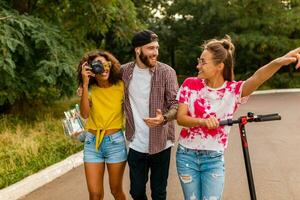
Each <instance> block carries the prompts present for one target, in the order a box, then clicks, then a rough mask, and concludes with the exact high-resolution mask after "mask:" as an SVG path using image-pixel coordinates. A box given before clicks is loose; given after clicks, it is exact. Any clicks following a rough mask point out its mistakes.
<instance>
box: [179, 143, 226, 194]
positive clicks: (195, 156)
mask: <svg viewBox="0 0 300 200" xmlns="http://www.w3.org/2000/svg"><path fill="white" fill-rule="evenodd" d="M176 166H177V173H178V176H179V180H180V183H181V187H182V190H183V194H184V199H185V200H220V199H221V198H222V193H223V188H224V180H225V178H224V175H225V169H224V152H218V151H208V150H193V149H188V148H185V147H183V146H181V145H180V144H178V147H177V152H176Z"/></svg>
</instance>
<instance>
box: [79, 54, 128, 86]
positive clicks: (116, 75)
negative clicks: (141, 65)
mask: <svg viewBox="0 0 300 200" xmlns="http://www.w3.org/2000/svg"><path fill="white" fill-rule="evenodd" d="M98 56H102V57H104V58H105V59H106V60H107V61H110V62H111V68H110V74H109V78H108V82H109V83H110V84H113V85H114V84H117V83H118V82H119V81H120V80H122V77H121V73H120V68H121V64H120V62H119V61H118V60H117V59H116V58H115V57H114V56H113V55H112V54H111V53H109V52H107V51H102V50H93V51H90V52H88V53H86V54H85V55H84V56H83V58H82V59H81V60H80V62H79V64H78V67H77V80H78V84H79V85H80V86H81V85H82V82H83V80H82V75H81V66H82V64H83V63H84V62H87V63H89V64H90V63H92V61H93V60H94V59H95V58H96V57H98ZM94 84H97V81H96V78H95V77H90V81H89V86H91V85H94Z"/></svg>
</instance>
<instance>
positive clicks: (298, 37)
mask: <svg viewBox="0 0 300 200" xmlns="http://www.w3.org/2000/svg"><path fill="white" fill-rule="evenodd" d="M299 11H300V3H299V0H296V1H292V3H291V9H289V8H287V7H285V6H284V5H283V4H282V3H281V1H279V0H278V1H274V0H260V1H258V0H242V1H240V0H231V1H218V0H174V1H173V3H172V4H171V5H170V6H168V7H166V13H167V14H166V17H165V18H164V19H163V22H162V23H163V26H164V27H168V31H165V30H164V29H163V30H162V31H161V32H159V34H160V35H165V36H166V37H164V36H163V37H162V38H163V41H162V40H161V44H162V45H165V46H167V50H168V51H173V52H170V53H169V55H174V56H173V57H174V60H173V61H172V62H171V63H172V65H173V66H175V68H176V69H177V72H178V73H179V74H193V73H194V71H195V67H194V66H195V65H196V57H198V56H199V54H200V48H199V46H200V45H201V44H202V42H203V41H204V40H208V39H211V38H216V37H217V38H222V37H224V35H225V34H229V35H230V36H231V37H232V39H233V42H234V43H235V45H236V66H237V68H236V72H237V73H242V74H247V75H249V74H251V73H252V72H253V71H254V70H256V69H257V68H258V67H260V66H262V65H264V64H266V63H267V62H269V61H270V60H271V59H274V58H276V57H278V56H281V55H283V54H284V53H286V52H287V51H289V50H290V49H292V48H295V47H296V46H299V43H300V30H299V29H300V27H299V26H297V25H296V24H300V18H299V17H298V13H299ZM162 45H161V46H162ZM169 58H170V56H169V57H167V58H162V59H164V60H165V61H167V62H168V63H170V59H169Z"/></svg>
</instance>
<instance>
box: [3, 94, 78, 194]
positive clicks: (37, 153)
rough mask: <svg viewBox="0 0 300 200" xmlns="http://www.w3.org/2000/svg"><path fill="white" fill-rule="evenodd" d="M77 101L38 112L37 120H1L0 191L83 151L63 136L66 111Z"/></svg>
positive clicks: (58, 103)
mask: <svg viewBox="0 0 300 200" xmlns="http://www.w3.org/2000/svg"><path fill="white" fill-rule="evenodd" d="M75 103H78V99H75V98H73V99H67V100H64V101H59V102H57V103H55V105H52V106H51V107H44V108H42V109H41V108H39V109H36V110H35V111H34V112H32V113H35V115H36V116H37V117H36V118H37V119H34V120H32V119H28V118H24V117H20V116H19V117H18V116H9V115H2V116H0V189H2V188H4V187H7V186H9V185H11V184H13V183H15V182H17V181H20V180H22V179H23V178H25V177H27V176H29V175H31V174H34V173H36V172H38V171H39V170H41V169H44V168H46V167H47V166H50V165H52V164H54V163H57V162H59V161H61V160H63V159H65V158H67V157H68V156H70V155H72V154H74V153H76V152H78V151H80V150H82V148H83V147H82V144H81V143H79V142H76V141H72V140H71V139H70V138H68V137H66V136H65V135H64V132H63V128H62V123H61V120H62V118H63V111H65V110H67V109H69V108H71V107H73V106H74V105H75Z"/></svg>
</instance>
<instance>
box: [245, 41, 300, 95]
mask: <svg viewBox="0 0 300 200" xmlns="http://www.w3.org/2000/svg"><path fill="white" fill-rule="evenodd" d="M297 60H298V63H297V65H296V69H298V68H300V47H299V48H297V49H294V50H292V51H290V52H289V53H287V54H286V55H284V56H282V57H279V58H276V59H275V60H273V61H271V62H270V63H268V64H266V65H265V66H263V67H261V68H259V69H258V70H257V71H256V72H255V73H254V74H253V75H252V76H251V77H250V78H248V79H247V80H246V81H245V83H244V85H243V90H242V97H245V96H249V95H250V94H251V93H252V92H254V91H255V90H256V89H257V88H258V87H259V86H261V85H262V84H263V83H264V82H265V81H266V80H268V79H269V78H271V77H272V76H273V74H275V73H276V72H277V71H278V70H279V69H280V68H281V67H282V66H284V65H288V64H291V63H293V62H296V61H297Z"/></svg>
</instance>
